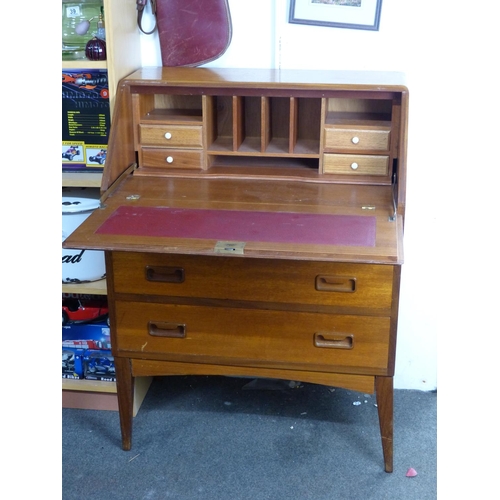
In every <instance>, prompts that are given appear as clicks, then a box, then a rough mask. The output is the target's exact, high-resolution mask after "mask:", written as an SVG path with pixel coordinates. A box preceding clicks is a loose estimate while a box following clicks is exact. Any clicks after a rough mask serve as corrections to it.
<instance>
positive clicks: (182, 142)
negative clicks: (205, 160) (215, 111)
mask: <svg viewBox="0 0 500 500" xmlns="http://www.w3.org/2000/svg"><path fill="white" fill-rule="evenodd" d="M139 142H140V143H141V144H142V145H143V146H161V147H165V148H201V147H202V146H203V138H202V127H201V126H196V125H169V124H162V125H139Z"/></svg>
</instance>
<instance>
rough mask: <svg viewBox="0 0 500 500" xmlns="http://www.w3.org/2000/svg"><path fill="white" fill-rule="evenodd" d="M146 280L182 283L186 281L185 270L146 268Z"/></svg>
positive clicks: (178, 268)
mask: <svg viewBox="0 0 500 500" xmlns="http://www.w3.org/2000/svg"><path fill="white" fill-rule="evenodd" d="M146 279H147V280H148V281H161V282H163V283H182V282H183V281H184V269H183V268H182V267H161V266H160V267H157V266H154V267H153V266H146Z"/></svg>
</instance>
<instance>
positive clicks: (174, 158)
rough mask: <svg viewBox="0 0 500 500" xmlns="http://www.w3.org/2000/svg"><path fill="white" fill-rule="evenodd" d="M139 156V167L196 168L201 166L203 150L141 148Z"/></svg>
mask: <svg viewBox="0 0 500 500" xmlns="http://www.w3.org/2000/svg"><path fill="white" fill-rule="evenodd" d="M139 158H140V160H139V161H140V165H141V167H152V168H168V169H174V168H175V169H196V170H199V169H201V168H203V150H198V151H197V150H194V149H163V148H142V149H141V150H140V152H139Z"/></svg>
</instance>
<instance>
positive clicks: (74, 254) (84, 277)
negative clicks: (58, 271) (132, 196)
mask: <svg viewBox="0 0 500 500" xmlns="http://www.w3.org/2000/svg"><path fill="white" fill-rule="evenodd" d="M98 207H99V189H95V188H63V191H62V241H64V240H65V239H66V238H67V237H68V236H69V235H70V234H71V233H72V232H73V231H74V230H75V229H76V228H77V227H78V226H79V225H80V224H81V223H82V222H83V221H84V220H85V219H86V218H87V217H89V216H90V214H91V213H92V212H93V211H94V210H95V209H96V208H98ZM105 277H106V265H105V263H104V252H103V251H100V250H73V249H68V248H63V249H62V282H63V283H84V282H87V281H97V280H101V279H103V278H105Z"/></svg>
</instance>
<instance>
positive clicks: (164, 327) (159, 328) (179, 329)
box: [148, 321, 186, 339]
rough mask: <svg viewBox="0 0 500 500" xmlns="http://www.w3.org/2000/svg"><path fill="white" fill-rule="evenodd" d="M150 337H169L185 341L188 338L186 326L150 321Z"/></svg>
mask: <svg viewBox="0 0 500 500" xmlns="http://www.w3.org/2000/svg"><path fill="white" fill-rule="evenodd" d="M148 329H149V335H152V336H153V337H168V338H171V339H183V338H185V337H186V325H183V324H179V323H168V322H167V321H150V322H149V323H148Z"/></svg>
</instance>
